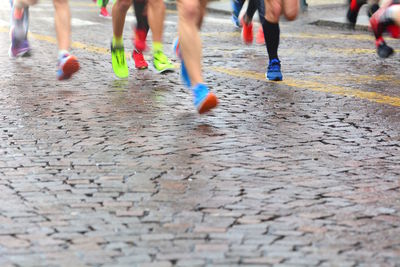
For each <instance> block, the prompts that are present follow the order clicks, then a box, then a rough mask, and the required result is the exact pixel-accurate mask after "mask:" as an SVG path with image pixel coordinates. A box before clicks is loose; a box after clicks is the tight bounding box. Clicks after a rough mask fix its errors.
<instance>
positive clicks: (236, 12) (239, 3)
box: [231, 0, 244, 28]
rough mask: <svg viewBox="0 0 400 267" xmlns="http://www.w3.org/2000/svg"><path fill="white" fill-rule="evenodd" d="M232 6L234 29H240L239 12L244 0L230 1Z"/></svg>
mask: <svg viewBox="0 0 400 267" xmlns="http://www.w3.org/2000/svg"><path fill="white" fill-rule="evenodd" d="M231 4H232V22H233V25H235V27H236V28H240V27H242V25H241V24H240V19H239V14H240V10H242V7H243V4H244V0H231Z"/></svg>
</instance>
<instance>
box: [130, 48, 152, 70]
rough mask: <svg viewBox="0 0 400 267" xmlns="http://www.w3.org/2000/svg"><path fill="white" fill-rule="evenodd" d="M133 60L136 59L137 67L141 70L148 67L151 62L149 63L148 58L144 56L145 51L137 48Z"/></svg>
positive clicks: (133, 53)
mask: <svg viewBox="0 0 400 267" xmlns="http://www.w3.org/2000/svg"><path fill="white" fill-rule="evenodd" d="M132 58H133V61H135V67H136V68H137V69H139V70H144V69H147V67H148V66H149V64H147V62H146V60H145V59H144V57H143V53H142V52H140V51H138V50H137V49H135V50H133V52H132Z"/></svg>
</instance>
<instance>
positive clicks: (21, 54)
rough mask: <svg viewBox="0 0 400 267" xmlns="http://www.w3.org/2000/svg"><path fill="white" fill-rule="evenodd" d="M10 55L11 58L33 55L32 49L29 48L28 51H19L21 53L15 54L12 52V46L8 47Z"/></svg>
mask: <svg viewBox="0 0 400 267" xmlns="http://www.w3.org/2000/svg"><path fill="white" fill-rule="evenodd" d="M8 56H9V57H10V58H19V57H30V56H31V50H30V49H28V50H26V51H22V52H19V53H18V54H16V55H14V54H13V53H12V52H11V46H10V48H9V49H8Z"/></svg>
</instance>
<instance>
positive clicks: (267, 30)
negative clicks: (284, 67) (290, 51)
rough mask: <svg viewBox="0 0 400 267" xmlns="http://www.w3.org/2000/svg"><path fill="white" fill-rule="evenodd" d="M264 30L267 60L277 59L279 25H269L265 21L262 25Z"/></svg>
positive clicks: (269, 23)
mask: <svg viewBox="0 0 400 267" xmlns="http://www.w3.org/2000/svg"><path fill="white" fill-rule="evenodd" d="M262 27H263V30H264V39H265V44H266V46H267V51H268V56H269V60H271V59H274V58H278V46H279V37H280V29H279V23H271V22H269V21H267V20H265V21H264V23H263V24H262Z"/></svg>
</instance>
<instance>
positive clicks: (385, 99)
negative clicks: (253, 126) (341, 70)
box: [210, 67, 400, 107]
mask: <svg viewBox="0 0 400 267" xmlns="http://www.w3.org/2000/svg"><path fill="white" fill-rule="evenodd" d="M210 69H212V70H214V71H217V72H220V73H224V74H228V75H230V76H236V77H241V78H250V79H255V80H260V81H266V80H265V74H264V73H257V72H252V71H243V70H240V69H228V68H222V67H210ZM279 84H283V85H286V86H290V87H295V88H302V89H308V90H312V91H316V92H324V93H330V94H334V95H342V96H348V97H356V98H360V99H365V100H369V101H371V102H376V103H381V104H387V105H391V106H395V107H400V97H394V96H387V95H384V94H380V93H377V92H366V91H362V90H357V89H349V88H346V87H342V86H336V85H330V84H324V83H319V82H312V81H303V80H296V79H293V78H285V79H284V80H283V81H281V82H279Z"/></svg>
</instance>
